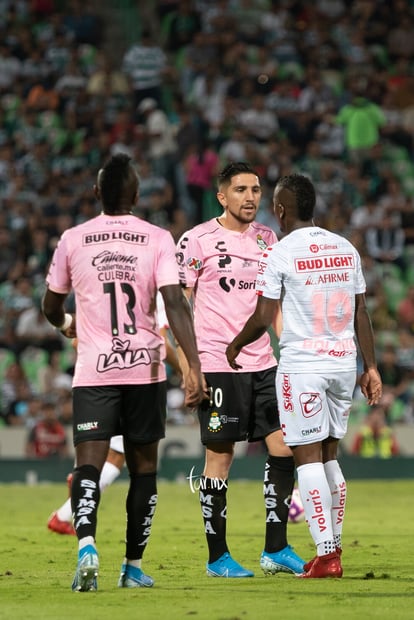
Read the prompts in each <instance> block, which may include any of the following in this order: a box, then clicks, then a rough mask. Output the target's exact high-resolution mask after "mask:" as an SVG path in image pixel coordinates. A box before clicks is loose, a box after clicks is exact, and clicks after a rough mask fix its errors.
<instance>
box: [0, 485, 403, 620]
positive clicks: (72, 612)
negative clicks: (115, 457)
mask: <svg viewBox="0 0 414 620" xmlns="http://www.w3.org/2000/svg"><path fill="white" fill-rule="evenodd" d="M126 488H127V487H126V483H125V482H124V481H122V482H118V483H115V484H114V485H113V486H112V487H110V488H109V489H107V490H106V491H105V493H104V494H103V495H102V499H101V505H100V510H99V521H98V537H97V544H98V550H99V555H100V564H101V567H100V576H99V581H98V584H99V589H98V591H97V592H86V593H73V592H72V591H71V589H70V585H71V581H72V577H73V572H74V569H75V564H76V556H77V544H76V539H75V537H72V536H60V535H57V534H54V533H52V532H49V531H48V530H47V528H46V521H47V518H48V516H49V514H50V512H51V511H52V510H54V509H55V508H56V507H58V506H59V505H60V504H61V503H62V502H63V501H64V499H65V497H66V485H65V484H64V483H63V482H62V484H44V485H43V484H40V485H39V486H35V487H27V486H24V485H7V484H4V485H0V506H1V509H0V619H1V620H20V619H23V618H24V619H25V620H31V619H33V618H36V619H37V618H39V619H52V618H53V619H54V620H60V619H62V620H66V619H67V620H77V619H81V618H90V619H93V620H95V619H96V620H118V619H121V618H122V619H123V620H129V619H130V618H131V619H134V620H135V619H140V620H152V619H154V620H158V619H164V618H165V619H167V620H169V619H171V620H184V619H187V618H194V619H195V620H207V619H208V620H278V619H280V620H302V619H303V620H314V619H315V620H328V619H329V620H331V619H334V620H343V619H348V618H349V619H351V618H352V619H354V618H357V619H359V618H363V619H374V618H375V619H378V620H403V619H406V618H407V619H412V618H414V576H413V560H414V542H413V541H414V527H413V513H414V481H411V480H408V481H392V480H391V481H378V480H375V481H350V482H349V483H348V501H347V511H346V519H345V528H344V538H343V543H344V544H343V546H344V552H343V568H344V576H343V578H342V579H334V580H332V579H321V580H301V579H297V578H296V577H294V576H293V575H286V574H278V575H275V576H265V575H263V573H262V572H261V570H260V567H259V565H258V561H259V557H260V553H261V551H262V549H263V538H264V507H263V499H262V484H261V482H260V481H257V482H250V481H249V482H243V481H233V482H230V487H229V494H228V525H227V529H228V542H229V546H230V551H231V552H232V554H233V556H234V557H235V558H236V559H237V560H238V561H239V562H241V563H242V564H243V565H245V566H246V567H247V568H250V569H252V570H254V571H255V577H254V578H251V579H240V580H239V579H215V578H209V577H207V576H206V574H205V562H206V546H205V540H204V532H203V525H202V519H201V514H200V508H199V504H198V496H197V495H196V494H193V493H191V491H190V488H189V486H188V485H187V484H186V483H173V482H162V481H161V482H160V483H159V485H158V494H159V500H158V508H157V512H156V515H155V518H154V523H153V530H152V535H151V539H150V542H149V545H148V547H147V549H146V552H145V555H144V560H143V568H144V570H145V572H147V573H148V574H150V575H151V576H152V577H153V578H154V579H155V585H154V587H153V588H151V589H130V590H128V589H119V588H117V580H118V574H119V569H120V565H121V561H122V558H123V554H124V542H123V540H124V531H125V510H124V505H125V495H126ZM289 539H290V540H289V542H290V543H291V544H292V546H294V548H295V550H296V551H297V553H299V554H300V555H302V556H303V557H304V558H305V559H306V560H308V559H310V558H311V557H312V556H313V555H314V547H313V544H312V541H311V538H310V535H309V532H308V530H307V526H306V524H305V523H299V524H296V525H290V526H289Z"/></svg>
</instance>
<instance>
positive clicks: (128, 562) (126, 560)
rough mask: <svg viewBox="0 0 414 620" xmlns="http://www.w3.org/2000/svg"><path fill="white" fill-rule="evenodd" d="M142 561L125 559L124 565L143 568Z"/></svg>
mask: <svg viewBox="0 0 414 620" xmlns="http://www.w3.org/2000/svg"><path fill="white" fill-rule="evenodd" d="M141 563H142V560H128V559H127V558H124V564H129V566H135V568H141Z"/></svg>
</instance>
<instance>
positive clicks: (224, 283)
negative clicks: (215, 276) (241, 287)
mask: <svg viewBox="0 0 414 620" xmlns="http://www.w3.org/2000/svg"><path fill="white" fill-rule="evenodd" d="M219 284H220V286H221V288H222V289H223V291H226V293H230V291H231V288H234V287H235V286H236V280H235V279H234V278H230V279H227V278H226V277H225V276H224V277H223V278H220V280H219ZM229 285H230V286H229ZM230 287H231V288H230Z"/></svg>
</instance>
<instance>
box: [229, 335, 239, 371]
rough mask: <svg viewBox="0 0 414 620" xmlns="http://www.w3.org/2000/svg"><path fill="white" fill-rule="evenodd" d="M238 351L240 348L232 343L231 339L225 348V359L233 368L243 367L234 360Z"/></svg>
mask: <svg viewBox="0 0 414 620" xmlns="http://www.w3.org/2000/svg"><path fill="white" fill-rule="evenodd" d="M239 353H240V349H239V348H238V347H236V346H235V345H234V340H233V341H232V342H230V344H229V346H228V347H227V349H226V357H227V361H228V363H229V364H230V366H231V367H232V368H233V370H240V369H241V368H243V366H240V364H238V363H237V362H236V357H237V356H238V354H239Z"/></svg>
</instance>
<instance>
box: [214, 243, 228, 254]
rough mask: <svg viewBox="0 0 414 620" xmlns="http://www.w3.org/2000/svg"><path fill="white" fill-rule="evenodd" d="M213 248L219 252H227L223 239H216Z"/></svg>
mask: <svg viewBox="0 0 414 620" xmlns="http://www.w3.org/2000/svg"><path fill="white" fill-rule="evenodd" d="M214 249H215V250H217V251H218V252H220V254H225V253H226V252H227V249H226V242H225V241H217V243H216V245H215V246H214Z"/></svg>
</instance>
